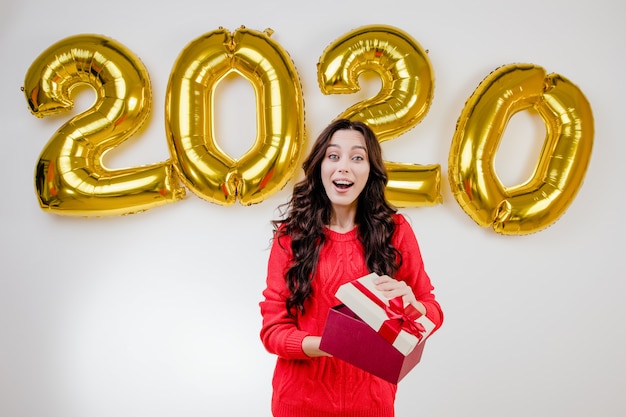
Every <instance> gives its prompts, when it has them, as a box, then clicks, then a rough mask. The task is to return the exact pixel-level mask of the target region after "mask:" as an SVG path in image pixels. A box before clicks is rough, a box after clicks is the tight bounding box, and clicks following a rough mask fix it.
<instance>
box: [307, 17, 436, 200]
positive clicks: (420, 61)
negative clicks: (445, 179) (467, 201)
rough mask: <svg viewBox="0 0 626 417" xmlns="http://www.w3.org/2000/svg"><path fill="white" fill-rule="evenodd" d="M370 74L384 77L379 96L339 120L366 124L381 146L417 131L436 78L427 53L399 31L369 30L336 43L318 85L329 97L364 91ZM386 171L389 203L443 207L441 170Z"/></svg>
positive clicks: (390, 166) (392, 167)
mask: <svg viewBox="0 0 626 417" xmlns="http://www.w3.org/2000/svg"><path fill="white" fill-rule="evenodd" d="M366 71H373V72H375V73H376V74H378V75H379V76H380V79H381V89H380V91H379V92H378V94H377V95H376V96H374V97H372V98H369V99H367V100H364V101H362V102H359V103H356V104H354V105H353V106H351V107H350V108H348V109H347V110H345V111H344V112H343V113H342V114H341V115H339V116H338V118H347V119H353V120H360V121H362V122H364V123H366V124H367V125H369V126H370V127H371V128H372V130H373V131H374V132H375V133H376V135H377V136H378V139H379V140H380V141H381V142H383V141H386V140H389V139H393V138H396V137H398V136H400V135H402V134H403V133H405V132H406V131H408V130H410V129H412V128H413V127H415V125H417V124H418V123H419V122H420V121H421V120H422V118H423V117H424V116H425V115H426V113H427V112H428V110H429V108H430V105H431V102H432V99H433V91H434V75H433V69H432V65H431V63H430V59H429V58H428V55H427V53H426V51H424V50H423V49H422V47H421V46H420V45H419V44H418V43H417V42H416V41H415V40H414V39H413V38H412V37H411V36H410V35H408V34H407V33H405V32H403V31H401V30H400V29H397V28H394V27H391V26H384V25H369V26H363V27H360V28H357V29H355V30H352V31H351V32H348V33H346V34H345V35H343V36H341V37H340V38H338V39H336V40H335V41H334V42H333V43H331V44H330V45H329V46H328V47H327V48H326V50H325V51H324V52H323V54H322V56H321V57H320V59H319V62H318V64H317V75H318V82H319V86H320V89H321V90H322V92H323V93H324V94H346V93H354V92H357V91H359V89H360V87H359V76H361V75H362V74H363V73H364V72H366ZM385 166H386V167H387V171H388V174H389V185H388V186H387V197H388V198H389V200H390V201H391V202H392V203H393V204H395V205H397V206H425V205H435V204H439V203H441V201H442V199H441V195H440V192H439V190H440V176H441V174H440V171H441V168H440V166H439V165H426V166H422V165H416V164H401V163H394V162H385Z"/></svg>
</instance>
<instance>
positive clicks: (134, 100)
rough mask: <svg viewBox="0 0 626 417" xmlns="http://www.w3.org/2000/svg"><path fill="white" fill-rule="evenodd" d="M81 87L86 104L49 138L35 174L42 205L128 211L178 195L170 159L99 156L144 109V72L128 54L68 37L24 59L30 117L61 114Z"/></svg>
mask: <svg viewBox="0 0 626 417" xmlns="http://www.w3.org/2000/svg"><path fill="white" fill-rule="evenodd" d="M84 85H87V86H89V87H91V88H93V89H94V90H95V93H96V94H95V96H96V98H95V102H94V104H93V105H92V106H91V107H90V108H89V109H88V110H86V111H84V112H83V113H81V114H79V115H77V116H75V117H73V118H72V119H71V120H69V121H68V122H67V123H65V124H64V125H63V126H61V127H60V128H59V129H58V130H57V132H56V133H55V134H54V136H52V138H51V139H50V140H49V142H48V144H47V145H46V146H45V148H44V149H43V151H42V153H41V156H40V158H39V162H38V164H37V169H36V172H35V184H36V189H37V193H38V196H39V201H40V205H41V207H42V208H43V209H45V210H48V211H50V212H53V213H56V214H64V215H75V216H87V217H88V216H106V215H116V214H129V213H136V212H140V211H144V210H147V209H150V208H152V207H156V206H159V205H163V204H167V203H170V202H174V201H177V200H179V199H181V198H182V197H183V196H184V195H185V190H184V188H182V185H180V184H179V181H178V179H177V176H176V173H175V170H174V169H173V165H172V162H171V161H165V162H161V163H157V164H154V165H150V166H142V167H134V168H127V169H119V170H110V169H107V168H106V167H104V166H103V164H102V158H103V156H104V154H105V153H106V152H107V151H109V150H111V149H113V148H115V147H116V146H118V145H119V144H121V143H122V142H123V141H125V140H127V139H128V138H129V137H130V136H131V135H133V134H134V133H135V132H137V131H138V130H139V129H140V127H141V126H142V125H143V123H144V122H145V121H146V119H147V118H148V115H149V114H150V111H151V108H150V106H151V101H152V96H151V86H150V80H149V77H148V73H147V71H146V69H145V67H144V66H143V64H142V63H141V62H140V61H139V59H138V58H136V57H135V55H134V54H133V53H132V52H131V51H129V50H128V49H127V48H125V47H124V46H123V45H121V44H119V43H118V42H116V41H114V40H112V39H109V38H106V37H103V36H99V35H76V36H72V37H69V38H66V39H63V40H61V41H59V42H57V43H55V44H53V45H52V46H50V47H49V48H48V49H46V50H45V51H44V52H43V53H42V54H40V55H39V57H38V58H37V59H36V60H35V61H34V62H33V63H32V65H31V66H30V68H29V69H28V71H27V74H26V77H25V81H24V87H23V90H24V94H25V96H26V99H27V101H28V104H29V106H30V110H31V113H32V114H34V115H35V116H37V117H44V116H48V115H51V114H56V113H60V112H63V111H68V110H70V109H71V108H72V107H73V101H72V92H73V90H74V89H75V88H76V87H79V86H84Z"/></svg>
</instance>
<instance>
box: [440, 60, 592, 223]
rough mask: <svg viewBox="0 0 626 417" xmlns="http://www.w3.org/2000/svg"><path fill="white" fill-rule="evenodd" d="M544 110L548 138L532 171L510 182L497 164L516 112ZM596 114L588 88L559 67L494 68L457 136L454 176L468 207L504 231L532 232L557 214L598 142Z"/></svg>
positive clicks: (454, 184) (451, 162)
mask: <svg viewBox="0 0 626 417" xmlns="http://www.w3.org/2000/svg"><path fill="white" fill-rule="evenodd" d="M523 110H527V111H531V112H537V113H538V114H539V115H540V116H541V118H542V119H543V121H544V123H545V126H546V138H545V142H544V145H543V148H542V150H541V154H540V157H539V160H538V162H537V165H536V167H535V170H534V172H533V174H532V177H531V178H530V179H529V180H528V181H526V182H524V183H523V184H519V185H516V186H513V187H505V186H504V185H503V184H502V182H501V181H500V179H499V178H498V176H497V173H496V171H495V168H494V158H495V153H496V151H497V149H498V144H499V142H500V139H501V138H502V135H503V133H504V131H505V128H506V125H507V123H508V121H509V120H510V119H511V117H512V116H513V115H514V114H515V113H517V112H519V111H523ZM593 135H594V127H593V115H592V112H591V107H590V105H589V102H588V101H587V99H586V98H585V96H584V95H583V93H582V92H581V90H580V89H579V88H578V87H577V86H575V85H574V84H572V82H570V81H569V80H567V79H565V78H564V77H562V76H560V75H558V74H549V75H546V71H545V70H544V69H543V68H541V67H539V66H536V65H531V64H511V65H506V66H503V67H500V68H498V69H496V70H495V71H494V72H492V73H491V74H489V76H487V77H486V78H485V79H484V80H483V81H482V83H481V84H480V85H479V86H478V87H477V89H476V90H475V91H474V93H473V94H472V95H471V97H470V98H469V100H468V101H467V103H466V104H465V107H464V109H463V111H462V112H461V116H460V117H459V120H458V123H457V127H456V131H455V133H454V137H453V139H452V146H451V148H450V155H449V161H448V162H449V168H448V169H449V180H450V185H451V187H452V192H453V194H454V196H455V198H456V199H457V201H458V202H459V204H460V205H461V207H462V208H463V210H464V211H465V212H466V213H467V214H468V215H469V216H470V217H471V218H472V219H473V220H474V221H475V222H476V223H478V224H479V225H480V226H484V227H486V226H492V227H493V228H494V230H495V231H496V232H497V233H501V234H507V235H517V234H529V233H533V232H536V231H539V230H541V229H543V228H546V227H548V226H549V225H551V224H552V223H553V222H555V221H556V220H557V219H558V218H559V217H560V216H561V215H562V214H563V213H564V212H565V210H566V209H567V207H568V206H569V204H570V203H571V202H572V200H573V199H574V197H575V196H576V193H577V192H578V189H579V188H580V186H581V185H582V182H583V178H584V176H585V172H586V170H587V166H588V164H589V159H590V157H591V148H592V145H593Z"/></svg>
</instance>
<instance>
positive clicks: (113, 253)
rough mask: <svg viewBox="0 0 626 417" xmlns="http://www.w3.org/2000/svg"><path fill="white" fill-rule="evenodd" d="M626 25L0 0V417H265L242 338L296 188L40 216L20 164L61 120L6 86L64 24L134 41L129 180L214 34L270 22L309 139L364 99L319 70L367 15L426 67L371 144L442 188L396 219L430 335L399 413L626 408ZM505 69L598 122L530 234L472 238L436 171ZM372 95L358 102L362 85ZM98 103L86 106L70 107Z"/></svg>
mask: <svg viewBox="0 0 626 417" xmlns="http://www.w3.org/2000/svg"><path fill="white" fill-rule="evenodd" d="M625 11H626V7H625V6H624V3H623V2H622V1H619V0H596V1H587V2H571V1H565V0H563V1H554V0H527V1H524V2H519V1H515V2H508V1H502V0H480V1H473V2H465V1H457V2H454V3H453V2H436V1H429V2H425V1H421V0H411V1H409V0H405V1H388V2H387V1H382V0H377V1H371V0H361V1H336V0H333V1H329V0H316V1H310V2H296V1H252V0H239V1H222V2H215V1H190V0H176V1H171V2H165V1H128V0H105V1H99V2H88V1H75V0H74V1H73V0H56V1H52V2H48V1H44V0H39V1H37V0H20V1H18V0H9V1H7V2H3V4H2V6H0V56H1V57H2V60H1V62H2V63H1V64H0V121H1V123H0V126H1V129H2V137H1V139H0V140H1V143H2V151H1V152H0V158H1V161H0V174H1V175H0V178H2V192H1V195H2V198H1V200H0V201H1V203H0V225H1V232H0V274H1V277H0V415H2V416H7V417H27V416H28V417H42V416H46V417H61V416H62V417H112V416H148V415H150V416H153V417H161V416H182V417H194V416H206V415H211V416H220V417H226V416H244V415H248V416H269V415H270V412H269V401H270V395H271V390H270V379H271V374H272V370H273V363H274V357H273V356H271V355H269V354H268V353H266V352H265V350H264V349H263V347H262V346H261V343H260V341H259V338H258V331H259V328H260V315H259V310H258V302H259V301H260V296H261V291H262V289H263V286H264V278H265V264H266V259H267V255H268V244H269V238H270V231H271V228H270V225H269V221H270V219H272V218H273V217H274V216H275V215H276V211H275V208H276V206H277V205H278V204H280V203H281V202H283V201H285V200H286V198H287V197H288V195H289V193H290V190H291V187H292V185H293V181H292V182H290V183H289V184H288V186H287V187H286V188H285V189H284V190H283V191H281V192H280V193H277V194H275V195H273V196H271V197H270V198H267V199H266V200H265V201H263V202H262V203H260V204H257V205H254V206H250V207H243V206H241V205H239V204H236V205H234V206H229V207H225V206H220V205H216V204H212V203H208V202H206V201H204V200H201V199H200V198H198V197H196V196H195V195H194V194H192V193H188V197H187V198H186V199H185V200H183V201H181V202H178V203H176V204H171V205H168V206H165V207H160V208H155V209H153V210H149V211H147V212H144V213H141V214H136V215H131V216H124V217H106V218H101V219H83V218H67V217H60V216H56V215H52V214H49V213H45V212H43V211H42V210H40V208H39V205H38V203H37V199H36V196H35V192H34V186H33V178H34V167H35V164H36V162H37V159H38V156H39V153H40V151H41V149H42V148H43V147H44V145H45V143H46V142H47V140H48V138H49V137H50V136H51V135H52V134H53V133H54V131H55V130H56V129H57V128H58V127H59V126H60V125H61V124H62V123H65V121H66V120H67V117H68V116H59V117H52V118H50V119H37V118H35V117H33V116H32V115H31V114H30V113H29V111H28V108H27V104H26V101H25V99H24V97H23V95H22V93H21V91H20V87H21V86H22V85H23V80H24V75H25V73H26V70H27V68H28V67H29V65H30V64H31V63H32V61H33V60H34V59H35V58H36V57H37V56H38V55H39V54H40V53H41V52H42V51H43V50H44V49H46V48H47V47H48V46H50V45H51V44H52V43H54V42H56V41H58V40H60V39H62V38H65V37H66V36H70V35H76V34H81V33H98V34H103V35H106V36H109V37H112V38H114V39H116V40H118V41H120V42H121V43H123V44H124V45H126V46H127V47H128V48H130V49H131V50H132V51H134V52H135V53H136V54H137V55H138V56H139V57H140V58H141V60H142V61H143V62H144V63H145V64H146V66H147V67H148V70H149V72H150V75H151V80H152V84H153V98H154V106H153V115H152V118H151V120H150V124H149V126H148V127H147V129H146V130H145V131H144V132H143V133H142V134H141V135H139V136H136V137H134V138H133V140H132V143H130V144H128V145H125V146H123V147H122V148H121V150H120V151H119V152H116V153H115V155H113V157H112V158H110V160H109V161H108V163H109V164H110V166H111V167H113V168H116V167H124V166H137V165H142V164H147V163H152V162H157V161H162V160H165V159H167V158H168V157H169V155H168V150H167V146H166V142H165V134H164V116H163V113H164V111H163V108H164V101H165V90H166V85H167V80H168V76H169V73H170V70H171V68H172V65H173V63H174V61H175V59H176V57H177V56H178V54H179V53H180V51H181V50H182V49H183V48H184V47H185V46H186V45H187V44H188V43H189V42H191V41H192V40H194V39H195V38H197V37H198V36H200V35H202V34H204V33H206V32H209V31H212V30H215V29H217V28H218V27H219V26H223V27H225V28H228V29H231V30H235V29H236V28H238V27H239V26H241V25H245V26H246V27H249V28H252V29H257V30H263V29H265V28H267V27H269V28H272V29H273V30H274V31H275V33H274V35H273V36H272V38H273V39H275V40H276V41H278V42H279V43H280V44H281V45H282V46H283V47H284V48H285V49H286V50H287V51H288V52H289V54H290V55H291V57H292V59H293V61H294V62H295V65H296V67H297V69H298V71H299V74H300V77H301V81H302V85H303V90H304V97H305V106H306V126H307V131H308V133H309V135H310V136H311V137H313V136H316V135H317V133H319V131H320V130H321V129H322V128H323V127H324V126H325V125H326V123H328V122H329V121H330V120H331V119H332V118H334V117H335V116H336V115H337V114H339V113H340V112H341V111H342V110H344V109H345V108H346V107H348V106H349V105H351V104H353V103H354V102H356V101H358V100H359V99H362V98H364V97H367V95H365V96H364V95H357V96H354V97H353V96H342V97H336V96H324V95H323V94H322V93H321V92H320V91H319V89H318V87H317V78H316V63H317V61H318V59H319V57H320V55H321V53H322V52H323V50H324V49H325V48H326V46H328V44H330V42H332V41H333V40H334V39H336V38H337V37H339V36H341V35H343V34H345V33H347V32H348V31H350V30H352V29H354V28H356V27H359V26H363V25H366V24H373V23H380V24H388V25H393V26H396V27H399V28H401V29H403V30H405V31H406V32H408V33H409V34H411V35H412V36H413V37H414V38H415V39H416V40H418V42H420V43H421V45H422V46H423V47H424V48H425V49H428V50H429V56H430V58H431V60H432V64H433V67H434V71H435V77H436V80H435V82H436V87H435V88H436V93H435V98H434V101H433V104H432V107H431V109H430V111H429V113H428V115H427V116H426V118H425V119H424V121H423V122H422V123H421V124H420V125H418V126H417V127H416V128H415V129H413V130H411V131H410V132H409V133H407V134H406V135H404V136H403V137H401V138H399V139H397V140H395V141H391V142H387V143H385V144H384V149H385V152H386V157H387V159H389V160H395V161H399V162H413V163H422V164H431V163H438V164H440V165H441V167H442V173H443V174H444V180H443V182H442V194H443V198H444V202H443V204H441V205H437V206H434V207H425V208H407V209H403V210H402V212H404V213H405V214H407V215H408V216H409V217H410V218H411V219H412V221H413V225H414V228H415V231H416V234H417V236H418V239H419V240H420V242H421V245H422V249H423V254H424V257H425V261H426V265H427V269H428V271H429V273H430V275H431V277H432V280H433V282H434V284H435V286H436V291H437V295H438V297H439V300H440V302H441V304H442V306H443V308H444V310H445V313H446V322H445V324H444V327H443V328H442V329H441V331H440V332H439V333H438V334H437V335H436V336H435V337H433V338H432V339H431V340H430V343H429V345H428V346H427V350H426V353H425V356H424V359H423V361H422V363H421V364H420V365H419V366H418V368H416V369H415V370H414V371H413V372H412V373H411V374H409V376H407V377H406V378H405V379H404V380H403V381H402V382H401V384H400V388H399V394H398V400H397V409H398V412H397V414H398V416H399V417H409V416H429V417H437V416H446V417H449V416H481V417H492V416H493V417H500V416H503V415H506V416H509V417H515V416H529V415H532V416H567V417H587V416H591V415H593V416H603V417H611V416H615V417H617V416H623V415H626V400H625V399H624V398H625V397H624V394H623V392H624V389H625V388H626V359H625V350H624V346H625V344H626V331H625V329H626V326H625V323H624V322H625V321H626V303H624V295H626V283H625V279H624V278H625V275H626V274H625V273H624V268H625V267H626V262H625V261H624V259H625V257H626V253H625V251H624V248H625V246H624V243H623V242H624V236H625V232H626V228H625V226H624V220H623V216H622V213H623V210H624V208H623V207H622V206H621V204H623V202H624V198H623V193H624V191H626V190H625V187H624V182H623V181H624V178H623V177H624V176H623V174H622V173H621V169H622V168H623V166H624V163H625V162H624V159H623V158H624V157H625V156H626V145H625V142H624V134H625V132H624V129H625V127H624V126H623V123H624V110H625V108H624V98H625V97H626V84H625V82H624V77H625V75H624V64H625V63H626V62H625V59H624V54H623V52H624V39H625V38H626V29H624V26H623V18H624V16H625V15H626V14H625ZM515 62H525V63H533V64H537V65H541V66H543V67H544V68H546V70H547V71H548V72H556V73H559V74H561V75H563V76H565V77H566V78H568V79H570V80H571V81H572V82H574V83H575V84H577V85H578V86H579V87H580V88H581V89H582V90H583V91H584V92H585V94H586V96H587V98H588V99H589V101H590V103H591V105H592V108H593V111H594V117H595V128H596V135H595V144H594V149H593V155H592V160H591V164H590V166H589V169H588V171H587V175H586V178H585V182H584V184H583V186H582V188H581V189H580V191H579V193H578V195H577V197H576V199H575V200H574V201H573V203H572V204H571V205H570V207H569V208H568V210H567V212H566V213H565V215H564V216H563V217H561V219H560V220H558V221H557V222H556V223H555V224H554V225H552V226H551V227H549V228H547V229H544V230H542V231H540V232H538V233H535V234H532V235H528V236H502V235H498V234H496V233H494V232H492V231H491V230H490V229H483V228H481V227H479V226H477V225H476V224H475V223H474V222H473V221H472V220H471V219H470V218H469V217H468V216H467V215H466V214H465V213H464V212H463V210H462V209H461V208H460V206H459V205H458V204H457V203H456V201H455V199H454V198H453V196H452V194H451V192H450V186H449V184H448V182H447V176H445V174H446V173H447V158H448V150H449V147H450V143H451V139H452V135H453V132H454V128H455V123H456V120H457V118H458V116H459V114H460V112H461V109H462V108H463V105H464V103H465V100H466V99H467V98H468V97H469V95H470V94H471V93H472V92H473V90H474V89H475V87H476V86H477V85H478V83H479V82H480V81H481V80H482V79H483V78H484V77H485V76H486V75H487V74H488V73H489V72H491V71H492V70H493V69H495V68H496V67H498V66H501V65H503V64H509V63H515ZM365 87H366V88H365V90H367V88H370V89H373V90H371V91H370V93H372V91H375V88H376V85H375V83H374V85H370V84H369V83H367V84H366V85H365ZM222 91H224V93H223V94H222V95H221V97H220V98H219V100H220V103H221V104H220V106H219V111H220V113H219V115H218V120H219V122H218V123H219V129H220V130H219V137H220V141H222V144H223V146H224V147H225V148H226V150H227V151H228V152H230V153H231V154H232V155H240V154H241V153H243V151H244V150H246V149H247V148H248V147H249V146H250V145H251V143H252V141H253V138H254V136H253V134H254V116H255V114H254V113H255V109H254V102H253V101H252V100H253V95H252V90H251V88H250V87H249V86H247V85H246V84H245V82H243V81H241V82H239V81H237V80H235V81H233V83H232V84H230V85H229V86H228V87H225V88H224V90H222ZM91 99H92V98H91V97H89V93H88V92H87V93H84V94H83V95H81V96H79V97H78V99H77V101H78V105H77V109H76V111H75V113H77V112H79V111H81V105H82V109H84V108H86V107H88V106H89V105H90V102H91ZM542 129H543V126H542V125H541V124H538V123H537V121H536V120H534V119H532V118H530V117H525V116H524V115H523V114H521V115H519V116H516V118H514V119H513V120H512V122H511V127H510V128H509V129H508V130H507V133H506V135H505V140H504V141H503V144H502V147H501V149H500V151H499V153H498V159H497V163H498V172H499V175H500V177H501V178H502V179H503V180H504V181H505V182H509V183H511V184H515V183H517V182H520V180H523V179H525V178H526V176H528V175H529V172H530V169H531V168H530V167H531V164H532V163H534V161H535V158H536V155H537V153H538V149H539V148H538V146H539V145H538V143H540V139H542V136H541V131H542ZM537 137H539V140H538V139H537ZM245 138H250V139H249V140H248V139H245ZM299 175H300V173H299V172H298V177H299Z"/></svg>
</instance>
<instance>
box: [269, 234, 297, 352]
mask: <svg viewBox="0 0 626 417" xmlns="http://www.w3.org/2000/svg"><path fill="white" fill-rule="evenodd" d="M290 259H291V241H290V239H289V238H288V237H281V238H275V239H274V241H273V243H272V248H271V251H270V256H269V260H268V265H267V283H266V288H265V290H264V291H263V297H264V299H263V300H262V301H261V302H260V303H259V306H260V308H261V316H262V318H263V323H262V326H261V341H262V342H263V346H265V349H267V351H268V352H270V353H273V354H276V355H278V356H279V357H282V358H285V359H307V358H309V357H308V356H307V355H306V354H305V353H304V351H303V350H302V340H303V339H304V338H305V337H306V336H308V335H309V333H308V332H306V331H302V330H300V329H298V324H297V319H296V318H293V317H289V316H288V315H287V310H286V308H285V301H286V299H287V296H288V294H289V290H288V289H287V285H286V283H285V272H286V271H287V268H288V266H289V263H290Z"/></svg>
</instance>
